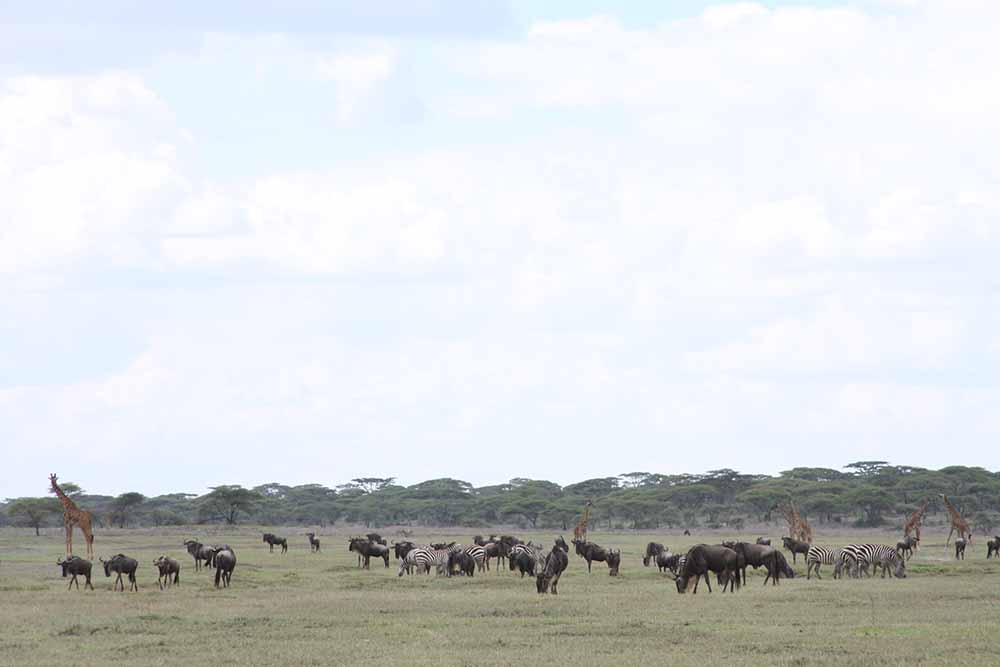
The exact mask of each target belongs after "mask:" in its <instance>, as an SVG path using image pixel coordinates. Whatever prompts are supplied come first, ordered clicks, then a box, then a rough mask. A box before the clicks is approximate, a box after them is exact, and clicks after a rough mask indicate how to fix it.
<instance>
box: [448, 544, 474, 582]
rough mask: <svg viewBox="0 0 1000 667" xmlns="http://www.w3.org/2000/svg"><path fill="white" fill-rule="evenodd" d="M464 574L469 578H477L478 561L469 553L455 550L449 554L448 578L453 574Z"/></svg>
mask: <svg viewBox="0 0 1000 667" xmlns="http://www.w3.org/2000/svg"><path fill="white" fill-rule="evenodd" d="M456 570H457V573H458V574H464V575H465V576H467V577H472V576H475V573H476V559H474V558H473V557H472V556H470V555H469V554H468V553H467V552H465V551H461V550H454V551H452V552H451V553H449V554H448V576H449V577H450V576H451V575H452V574H456Z"/></svg>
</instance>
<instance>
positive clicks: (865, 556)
mask: <svg viewBox="0 0 1000 667" xmlns="http://www.w3.org/2000/svg"><path fill="white" fill-rule="evenodd" d="M842 551H843V553H844V557H845V560H849V561H853V562H852V563H851V565H852V567H851V571H852V572H853V576H859V575H860V574H861V573H863V574H865V575H867V574H868V567H869V565H870V566H871V568H872V573H871V575H872V576H874V575H875V568H881V569H882V578H883V579H884V578H885V575H886V573H887V572H888V569H889V566H892V568H893V574H894V575H895V576H896V577H897V578H899V579H902V578H904V577H906V561H904V560H903V558H902V557H901V556H900V555H899V553H898V552H897V551H896V548H895V547H891V546H889V545H888V544H848V545H846V546H845V547H844V548H843V549H842Z"/></svg>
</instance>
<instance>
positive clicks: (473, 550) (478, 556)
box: [464, 544, 486, 572]
mask: <svg viewBox="0 0 1000 667" xmlns="http://www.w3.org/2000/svg"><path fill="white" fill-rule="evenodd" d="M464 551H465V553H467V554H469V555H470V556H472V560H474V561H476V569H477V570H479V571H480V572H483V571H484V570H486V549H485V548H483V546H482V545H481V544H473V545H471V546H468V547H465V549H464Z"/></svg>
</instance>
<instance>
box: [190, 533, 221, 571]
mask: <svg viewBox="0 0 1000 667" xmlns="http://www.w3.org/2000/svg"><path fill="white" fill-rule="evenodd" d="M184 546H185V547H187V552H188V553H189V554H191V556H192V557H193V558H194V569H195V571H197V570H200V569H201V567H202V563H204V564H205V565H206V566H208V565H209V564H210V563H211V562H212V555H213V554H214V553H215V552H214V550H213V549H212V547H210V546H208V545H206V544H202V543H201V542H197V541H195V540H185V541H184Z"/></svg>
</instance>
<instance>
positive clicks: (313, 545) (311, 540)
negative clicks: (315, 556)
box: [306, 533, 319, 553]
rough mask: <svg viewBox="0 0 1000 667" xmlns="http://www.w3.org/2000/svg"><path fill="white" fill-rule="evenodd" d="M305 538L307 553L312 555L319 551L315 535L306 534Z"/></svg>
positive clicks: (317, 539)
mask: <svg viewBox="0 0 1000 667" xmlns="http://www.w3.org/2000/svg"><path fill="white" fill-rule="evenodd" d="M306 537H308V538H309V551H311V552H314V553H315V552H317V551H319V538H318V537H316V533H306Z"/></svg>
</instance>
